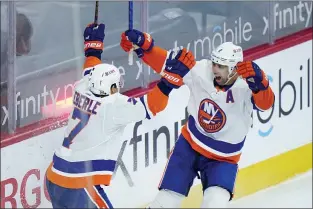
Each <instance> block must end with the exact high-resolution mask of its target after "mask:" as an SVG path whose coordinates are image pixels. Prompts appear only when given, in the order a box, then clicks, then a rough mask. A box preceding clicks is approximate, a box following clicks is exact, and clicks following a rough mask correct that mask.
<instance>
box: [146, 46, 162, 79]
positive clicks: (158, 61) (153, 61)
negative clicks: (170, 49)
mask: <svg viewBox="0 0 313 209" xmlns="http://www.w3.org/2000/svg"><path fill="white" fill-rule="evenodd" d="M166 58H167V51H166V50H165V49H162V48H161V47H158V46H154V47H153V48H152V50H151V51H149V52H144V56H143V57H142V60H143V61H144V62H145V63H146V64H147V65H149V66H150V67H151V68H152V69H153V70H154V71H155V72H157V73H160V72H161V71H162V67H163V65H164V63H165V61H166Z"/></svg>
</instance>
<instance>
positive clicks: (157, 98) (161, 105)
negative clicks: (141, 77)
mask: <svg viewBox="0 0 313 209" xmlns="http://www.w3.org/2000/svg"><path fill="white" fill-rule="evenodd" d="M147 103H148V108H149V109H150V111H151V112H152V113H153V115H156V114H157V113H159V112H161V111H162V110H164V109H165V108H166V106H167V103H168V96H166V95H164V94H163V93H162V91H161V90H160V89H159V87H158V86H155V87H154V88H153V89H152V90H151V91H150V92H149V93H148V94H147Z"/></svg>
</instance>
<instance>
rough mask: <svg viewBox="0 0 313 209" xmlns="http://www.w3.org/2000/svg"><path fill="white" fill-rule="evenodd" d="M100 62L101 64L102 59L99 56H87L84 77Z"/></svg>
mask: <svg viewBox="0 0 313 209" xmlns="http://www.w3.org/2000/svg"><path fill="white" fill-rule="evenodd" d="M98 64H101V60H100V59H99V58H97V57H94V56H89V57H86V58H85V63H84V69H83V73H82V77H83V78H85V77H86V76H87V75H89V73H90V71H91V70H92V68H93V67H94V66H95V65H98Z"/></svg>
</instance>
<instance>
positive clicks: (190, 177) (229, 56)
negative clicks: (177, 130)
mask: <svg viewBox="0 0 313 209" xmlns="http://www.w3.org/2000/svg"><path fill="white" fill-rule="evenodd" d="M147 39H150V40H151V39H152V37H151V36H150V35H149V34H147V33H142V32H140V31H138V30H127V31H125V32H124V33H122V39H121V47H122V48H123V49H124V50H125V51H127V52H128V51H129V50H131V48H132V45H136V46H138V47H139V48H137V49H136V50H135V52H136V53H137V55H138V57H140V58H141V59H142V60H143V61H144V62H145V63H146V64H148V65H149V66H151V67H152V68H153V69H154V70H155V71H156V72H157V73H160V74H161V75H162V76H163V77H167V73H166V72H164V71H163V65H164V63H165V60H166V59H167V56H168V52H167V51H166V50H164V49H162V48H160V47H158V46H153V48H152V49H150V50H149V51H146V49H147V46H146V45H145V41H146V40H147ZM152 41H153V39H152ZM185 53H186V50H185V49H184V50H182V51H180V52H179V53H178V54H182V55H184V54H185ZM179 65H180V63H177V64H173V65H171V66H170V67H173V68H174V67H178V66H179ZM165 69H166V68H165ZM172 76H174V77H175V78H177V79H178V80H180V81H181V80H182V81H183V82H179V84H180V85H183V84H185V85H187V86H188V87H189V90H190V99H189V103H188V112H189V118H188V121H187V123H186V124H185V125H184V126H183V127H182V130H181V134H180V136H179V138H178V140H177V141H176V143H175V146H174V148H173V150H172V152H171V154H170V157H169V159H168V163H167V165H166V168H165V171H164V174H163V176H162V178H161V182H160V184H159V190H160V191H159V193H158V194H157V196H156V198H155V200H154V201H153V202H152V203H151V204H150V205H149V206H148V208H177V207H180V205H181V203H182V200H183V198H184V197H185V196H187V195H188V193H189V190H190V187H191V186H192V184H193V181H194V178H195V177H196V176H200V179H201V182H202V186H203V201H202V206H201V207H202V208H217V207H226V206H227V204H228V202H229V201H230V200H231V199H232V197H233V190H234V184H235V181H236V176H237V171H238V161H239V159H240V156H241V152H242V148H243V146H244V143H245V139H246V135H247V134H248V131H249V128H250V127H251V124H252V118H251V114H252V111H253V109H257V110H261V111H263V110H268V109H269V108H271V107H272V106H273V104H274V93H273V91H272V89H271V87H270V86H269V81H268V80H267V77H266V75H265V73H264V71H263V70H261V69H260V67H259V66H258V65H257V64H256V63H254V62H252V61H243V52H242V48H241V47H240V46H236V45H234V44H233V43H231V42H225V43H223V44H221V45H220V46H218V47H217V48H216V49H215V50H214V51H213V52H212V53H211V60H209V59H202V60H200V61H197V62H196V65H195V66H194V67H193V68H192V70H191V72H190V73H188V74H187V75H186V76H185V77H183V78H182V77H180V75H178V74H175V75H172ZM168 85H171V83H169V84H168Z"/></svg>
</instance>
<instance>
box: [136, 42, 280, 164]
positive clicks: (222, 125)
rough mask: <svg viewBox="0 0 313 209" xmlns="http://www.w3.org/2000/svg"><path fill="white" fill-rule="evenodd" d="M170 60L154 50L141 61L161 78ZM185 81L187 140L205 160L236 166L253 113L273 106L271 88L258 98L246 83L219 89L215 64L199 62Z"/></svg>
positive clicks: (157, 49)
mask: <svg viewBox="0 0 313 209" xmlns="http://www.w3.org/2000/svg"><path fill="white" fill-rule="evenodd" d="M168 56H169V52H167V51H166V50H164V49H162V48H160V47H158V46H154V47H153V49H152V50H151V52H148V53H147V52H146V53H145V54H144V56H143V58H142V60H143V61H144V62H145V63H146V64H148V65H149V66H151V67H152V69H153V70H154V71H156V72H157V73H160V74H162V71H163V70H164V66H165V61H166V59H167V57H168ZM183 79H184V83H185V84H186V85H187V86H188V87H189V90H190V98H189V103H188V112H189V115H190V116H189V118H188V121H187V124H185V125H184V126H183V128H182V134H183V136H184V138H186V140H187V141H188V142H189V143H190V145H191V147H192V148H193V149H194V150H196V151H197V152H198V153H200V154H202V155H203V156H206V157H208V158H212V159H216V160H221V161H227V162H231V163H237V162H238V161H239V159H240V155H241V152H242V148H243V145H244V143H245V137H246V135H247V133H248V131H249V128H250V127H251V125H252V117H251V116H252V110H253V109H260V110H267V109H269V108H270V107H271V106H272V105H273V104H274V99H275V96H274V93H273V91H272V90H271V88H270V86H269V87H268V88H267V89H266V90H263V91H259V92H258V93H256V94H255V93H253V92H252V91H251V90H250V89H249V86H248V84H247V83H246V81H245V80H243V79H240V78H237V80H236V81H235V82H234V83H233V84H232V85H229V86H227V87H226V88H224V89H220V88H218V87H217V86H216V85H214V82H213V81H214V78H213V73H212V62H211V61H210V60H207V59H203V60H201V61H197V62H196V65H195V66H194V67H193V68H192V69H191V70H190V72H189V73H188V74H187V75H186V76H185V77H184V78H183Z"/></svg>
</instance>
